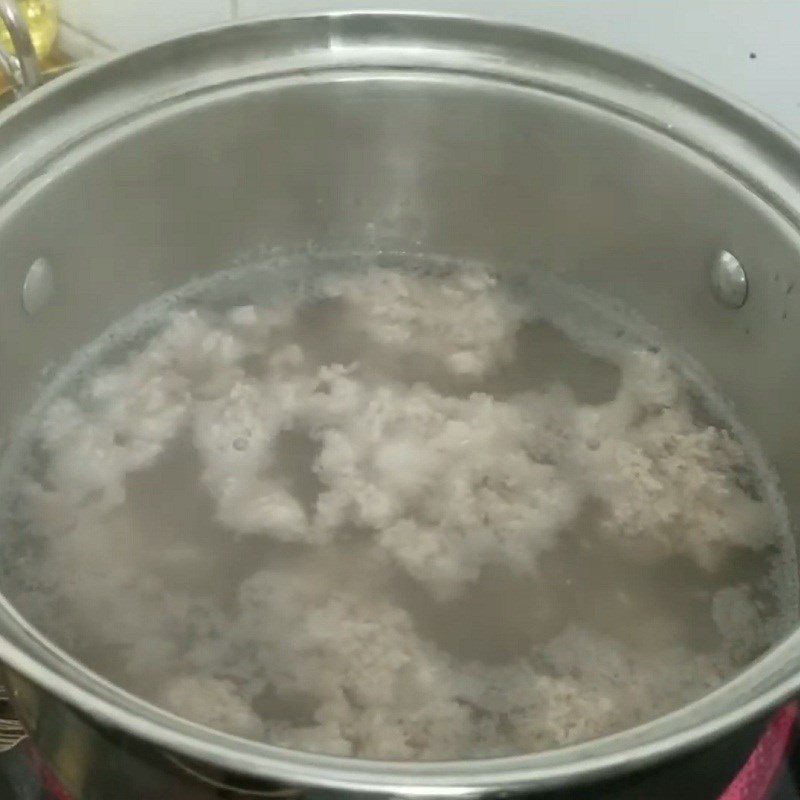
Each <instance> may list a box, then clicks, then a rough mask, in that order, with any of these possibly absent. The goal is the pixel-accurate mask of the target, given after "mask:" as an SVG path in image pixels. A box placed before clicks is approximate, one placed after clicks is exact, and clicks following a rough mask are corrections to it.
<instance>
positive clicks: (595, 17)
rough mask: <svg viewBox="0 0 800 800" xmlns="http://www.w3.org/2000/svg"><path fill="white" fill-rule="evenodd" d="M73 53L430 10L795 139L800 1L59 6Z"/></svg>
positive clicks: (172, 1) (397, 0)
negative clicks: (625, 71)
mask: <svg viewBox="0 0 800 800" xmlns="http://www.w3.org/2000/svg"><path fill="white" fill-rule="evenodd" d="M60 2H61V17H62V20H63V22H64V23H65V27H64V35H63V45H64V47H65V49H67V50H72V51H73V52H75V53H76V54H77V55H84V54H91V53H102V52H106V51H107V50H114V49H124V48H130V47H136V46H138V45H140V44H143V43H145V42H147V41H152V40H154V39H157V38H161V37H166V36H171V35H174V34H176V33H180V32H182V31H188V30H191V29H195V28H199V27H207V26H210V25H215V24H219V23H223V22H227V21H230V20H231V19H234V18H237V17H239V18H247V17H249V16H267V15H276V14H292V13H302V12H307V11H317V10H327V9H348V8H350V9H352V8H371V9H387V8H395V9H400V10H420V9H423V10H433V11H443V12H450V13H454V14H467V15H474V16H480V17H485V18H487V19H494V20H504V21H514V22H518V23H524V24H529V25H534V26H538V27H542V28H547V29H551V30H555V31H559V32H563V33H568V34H573V35H575V36H580V37H583V38H587V39H592V40H595V41H597V42H600V43H602V44H606V45H609V46H612V47H615V48H618V49H622V50H627V51H630V52H634V53H637V54H640V55H644V56H646V57H648V58H650V59H653V60H657V61H660V62H663V63H666V64H669V65H672V66H674V67H678V68H679V69H682V70H686V71H688V72H692V73H694V74H696V75H698V76H701V77H702V78H704V79H705V80H707V81H710V82H712V83H715V84H717V85H718V86H720V87H721V88H722V89H724V90H725V91H727V92H729V93H732V94H737V95H739V96H741V97H743V98H744V99H745V100H747V101H748V102H750V103H751V104H753V105H755V106H757V107H759V108H760V109H762V110H764V111H766V112H767V113H769V114H771V115H772V116H774V117H776V118H777V119H778V120H779V121H781V122H782V123H783V124H784V125H786V126H788V127H791V128H793V129H794V130H795V131H797V132H798V134H800V0H394V2H391V0H372V2H369V0H361V1H360V2H359V0H158V2H156V0H60Z"/></svg>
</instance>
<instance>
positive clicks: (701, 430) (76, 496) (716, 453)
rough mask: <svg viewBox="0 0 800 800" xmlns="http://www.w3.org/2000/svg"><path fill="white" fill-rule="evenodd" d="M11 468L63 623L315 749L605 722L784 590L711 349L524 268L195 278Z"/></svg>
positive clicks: (9, 459)
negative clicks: (701, 362)
mask: <svg viewBox="0 0 800 800" xmlns="http://www.w3.org/2000/svg"><path fill="white" fill-rule="evenodd" d="M2 485H3V489H4V497H5V505H6V509H7V514H6V518H7V526H6V528H7V530H6V536H5V540H4V543H3V547H4V551H5V558H4V562H5V564H6V572H7V574H6V575H5V586H7V587H8V588H7V593H8V594H9V596H10V597H11V599H12V600H13V601H14V602H15V604H16V605H17V607H18V608H19V609H20V610H21V611H22V612H23V613H24V614H26V615H27V616H28V617H29V618H30V619H31V620H32V621H33V622H34V623H35V624H37V625H38V626H39V627H40V628H41V629H43V630H44V631H45V632H46V633H47V634H48V635H50V636H51V637H52V638H53V640H54V641H55V642H56V643H58V644H60V645H61V646H63V647H64V648H65V649H67V650H68V651H69V652H70V653H71V654H73V655H75V656H76V657H78V658H80V659H81V660H82V661H83V662H84V663H85V664H87V665H88V666H89V667H90V668H92V669H94V670H95V671H97V672H98V673H100V674H102V675H104V676H106V677H108V678H110V679H112V680H113V681H115V682H116V683H117V684H119V685H121V686H123V687H125V688H128V689H130V690H132V691H134V692H136V693H138V694H140V695H141V696H143V697H145V698H147V699H149V700H152V701H153V702H155V703H157V704H159V705H162V706H164V707H166V708H167V709H169V710H172V711H174V712H175V713H178V714H181V715H184V716H187V717H189V718H190V719H192V720H194V721H197V722H199V723H201V724H206V725H209V726H211V727H215V728H218V729H221V730H224V731H226V732H229V733H233V734H236V735H240V736H245V737H249V738H257V739H263V740H266V741H269V742H272V743H277V744H283V745H286V746H290V747H295V748H299V749H307V750H312V751H320V752H328V753H334V754H342V755H352V756H359V757H377V758H390V759H440V758H470V757H476V756H486V755H497V754H507V753H515V752H528V751H533V750H540V749H546V748H549V747H554V746H559V745H564V744H569V743H574V742H577V741H581V740H585V739H589V738H593V737H596V736H600V735H602V734H604V733H608V732H612V731H614V730H619V729H621V728H624V727H629V726H631V725H634V724H637V723H639V722H642V721H644V720H647V719H649V718H652V717H654V716H657V715H658V714H660V713H663V712H665V711H668V710H670V709H672V708H675V707H677V706H679V705H681V704H683V703H686V702H687V701H689V700H691V699H693V698H695V697H697V696H698V695H700V694H703V693H705V692H707V691H708V690H709V689H710V688H713V687H714V686H716V685H718V684H719V683H721V682H723V681H724V680H725V679H726V678H727V677H728V676H730V675H731V674H733V673H734V672H735V671H737V670H738V669H740V668H741V667H742V666H744V665H745V664H747V663H748V662H749V661H751V660H752V659H753V658H755V657H756V656H757V655H759V654H760V653H761V652H763V650H764V649H766V648H767V647H768V646H769V645H770V644H771V643H772V642H773V641H774V640H775V639H776V638H778V637H779V636H780V635H781V634H782V633H783V631H784V630H785V629H786V628H787V626H788V625H790V624H791V623H792V622H793V621H794V620H795V619H796V616H797V607H796V595H797V592H796V585H795V575H796V572H797V570H796V564H795V556H794V551H793V544H792V539H791V535H790V531H789V526H788V522H787V518H786V513H785V510H784V508H783V505H782V503H781V500H780V495H779V492H778V490H777V486H776V482H775V480H774V479H773V478H772V476H771V474H770V472H769V470H768V468H767V466H766V464H765V462H764V460H763V458H762V457H761V455H760V453H759V451H758V448H757V446H756V444H755V443H754V442H752V441H751V440H750V439H749V438H748V437H747V435H746V432H745V431H743V430H742V429H741V428H740V426H739V425H738V424H737V423H736V421H735V419H734V418H733V417H732V416H731V414H730V413H729V412H728V410H727V409H726V406H725V404H724V403H723V402H722V401H721V400H720V399H719V398H717V397H716V396H715V395H714V394H713V392H712V391H711V389H710V388H709V384H708V382H706V381H705V379H704V377H703V373H702V370H700V369H699V368H698V367H697V365H694V364H692V363H691V362H690V360H689V359H687V358H685V357H682V356H680V355H679V354H676V353H674V352H671V351H668V350H667V348H666V347H665V345H664V343H663V342H661V341H659V338H658V336H657V333H656V332H654V331H652V330H649V329H648V328H647V327H646V326H645V325H644V324H642V323H641V322H639V321H636V320H634V319H633V318H632V317H631V315H629V314H626V313H625V312H624V311H622V310H621V309H619V308H618V307H616V306H615V305H613V304H610V303H606V302H604V301H601V300H599V299H598V298H596V297H593V296H590V295H588V294H586V293H583V292H581V291H579V290H577V289H574V288H569V287H564V286H561V285H559V284H558V283H557V282H555V281H553V280H552V279H548V278H545V277H543V276H541V275H531V274H527V275H515V276H508V277H505V278H503V279H502V280H499V279H496V278H495V277H493V276H492V275H491V273H490V271H488V270H486V269H484V268H482V267H480V266H476V265H468V266H463V265H462V266H459V267H458V268H456V267H455V266H454V265H452V264H448V263H447V262H445V261H437V260H433V259H431V260H429V261H427V262H426V263H425V264H424V265H420V264H417V265H415V269H409V268H407V266H406V264H403V266H402V267H399V266H398V265H397V264H392V263H381V264H380V265H377V264H373V263H372V262H369V261H365V260H363V259H334V258H320V257H316V258H312V257H308V256H307V257H304V258H303V259H302V260H300V261H297V260H291V259H288V260H287V259H283V260H280V259H278V260H275V261H273V262H270V263H269V264H265V265H259V266H257V267H251V268H248V269H240V270H237V271H234V272H230V273H224V274H221V275H218V276H215V277H214V278H213V279H211V280H206V281H204V282H202V283H196V284H193V285H191V286H188V287H185V288H184V289H182V290H181V291H179V292H177V293H174V294H173V295H171V296H169V297H165V298H161V299H159V300H158V301H156V302H155V303H154V304H152V305H151V306H149V307H147V308H143V309H140V310H138V311H137V312H136V313H135V314H134V315H132V316H131V317H130V318H129V319H127V320H124V321H122V322H121V323H120V324H119V325H117V326H116V327H115V328H114V329H112V330H111V331H109V332H108V333H107V334H106V335H105V336H103V337H101V339H100V340H98V341H97V342H96V343H94V344H93V345H92V346H90V347H88V348H87V349H86V350H84V351H82V352H81V353H79V354H77V355H76V357H75V358H74V359H73V361H72V362H71V363H70V364H69V365H68V366H67V367H66V368H65V369H64V370H63V371H62V372H61V373H60V375H59V376H58V377H57V378H56V380H54V381H53V382H52V384H51V385H50V386H49V387H48V388H47V389H46V390H45V391H44V392H43V393H42V396H41V398H40V401H39V403H38V404H37V406H36V408H35V409H34V411H33V412H32V414H31V415H30V418H29V419H28V420H27V422H26V424H25V425H23V426H22V429H21V434H20V436H19V437H18V439H17V441H16V442H15V443H14V444H13V446H12V447H11V448H9V450H8V452H7V455H6V458H5V461H4V464H3V467H2ZM12 567H13V568H12ZM56 610H57V613H56Z"/></svg>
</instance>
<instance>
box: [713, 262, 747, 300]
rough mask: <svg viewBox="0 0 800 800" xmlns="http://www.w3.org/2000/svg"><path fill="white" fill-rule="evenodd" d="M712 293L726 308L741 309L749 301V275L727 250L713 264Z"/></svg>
mask: <svg viewBox="0 0 800 800" xmlns="http://www.w3.org/2000/svg"><path fill="white" fill-rule="evenodd" d="M711 291H712V292H713V294H714V297H715V298H716V300H717V302H718V303H719V304H720V305H723V306H725V307H726V308H741V307H742V306H743V305H744V304H745V301H746V300H747V274H746V273H745V271H744V268H743V267H742V265H741V263H740V262H739V259H738V258H736V256H734V255H733V254H732V253H729V252H728V251H727V250H720V252H719V253H717V255H716V256H715V257H714V261H713V262H712V264H711Z"/></svg>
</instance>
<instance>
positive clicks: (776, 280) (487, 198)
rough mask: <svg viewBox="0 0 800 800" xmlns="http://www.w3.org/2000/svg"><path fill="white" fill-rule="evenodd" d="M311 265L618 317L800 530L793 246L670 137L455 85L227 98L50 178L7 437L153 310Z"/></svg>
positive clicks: (20, 326) (212, 99)
mask: <svg viewBox="0 0 800 800" xmlns="http://www.w3.org/2000/svg"><path fill="white" fill-rule="evenodd" d="M345 77H346V78H347V79H344V78H345ZM308 243H312V244H313V245H315V246H318V247H320V248H323V249H325V248H330V249H335V250H342V249H348V248H356V249H370V248H376V247H383V248H394V249H401V250H413V251H419V252H429V253H437V254H446V255H452V256H464V257H467V258H470V259H479V260H483V261H486V262H488V263H492V264H497V265H500V266H502V265H515V266H516V265H520V264H529V265H530V267H531V269H548V270H558V271H559V273H560V274H562V275H563V276H564V277H566V278H567V279H569V280H574V281H576V282H579V283H581V284H583V285H585V286H587V287H590V288H592V289H595V290H598V291H601V292H603V293H605V294H608V295H612V296H615V297H617V298H619V299H620V300H622V301H624V302H625V303H626V304H628V305H629V306H631V307H632V308H634V309H636V310H637V311H638V312H640V313H641V314H642V315H643V316H644V317H646V318H647V319H648V320H649V321H650V322H652V323H654V324H655V325H657V326H659V327H660V328H661V329H662V330H663V331H664V332H665V334H666V335H667V337H668V339H670V340H671V341H672V342H674V343H676V344H677V345H679V346H681V347H683V348H685V349H686V350H688V351H689V352H690V353H691V354H692V355H694V356H695V357H696V358H697V359H699V360H700V361H701V362H702V363H703V364H704V365H705V366H706V367H707V368H708V369H709V370H710V371H711V372H712V373H713V375H714V376H715V378H716V380H717V382H718V385H719V387H720V388H721V389H722V391H723V393H724V394H725V395H726V396H727V397H729V398H730V399H731V400H732V401H733V402H734V403H735V405H736V407H737V409H738V411H739V414H740V416H741V417H742V419H743V420H744V421H745V423H746V424H747V425H748V426H749V427H750V429H751V430H752V431H753V432H754V433H755V434H756V435H757V436H758V437H759V438H760V439H761V441H762V443H763V444H764V446H765V449H766V451H767V453H768V455H769V457H770V459H771V460H772V462H773V463H774V465H775V466H776V467H777V469H778V470H779V472H780V474H781V476H782V479H783V486H784V490H785V491H786V494H787V497H788V500H789V503H790V505H791V507H792V509H793V513H795V514H796V513H797V511H798V510H800V426H798V425H797V424H796V423H795V419H794V413H793V409H794V407H795V406H796V398H797V397H798V396H800V369H799V365H800V306H798V298H800V288H799V289H798V291H797V292H793V291H792V290H793V288H794V286H795V281H796V280H800V269H798V252H799V249H798V245H799V244H800V238H798V233H797V231H796V230H795V229H794V228H793V227H792V226H790V225H789V224H788V223H787V222H786V221H784V220H783V219H782V218H781V217H780V216H779V215H778V214H777V213H776V212H775V211H773V210H772V209H771V208H770V206H769V205H768V204H767V203H766V202H764V201H763V200H761V199H759V198H758V197H757V196H756V195H755V194H753V193H752V192H750V191H749V190H748V188H747V187H746V186H744V185H743V184H742V183H740V182H738V181H736V180H735V179H734V178H732V177H730V176H729V175H728V174H727V173H726V172H725V171H724V170H723V169H721V168H719V167H717V166H715V165H714V164H713V163H712V162H711V161H709V160H708V159H705V158H703V157H702V156H700V155H698V154H697V153H696V152H694V151H692V150H691V149H689V148H688V147H686V146H685V145H682V144H680V143H678V142H676V141H675V140H674V139H672V138H670V137H668V136H667V135H665V134H664V133H663V132H658V131H656V130H653V129H650V128H648V127H645V126H643V125H641V124H637V123H636V122H634V121H631V120H630V119H626V118H624V117H622V116H616V115H613V114H610V113H607V112H604V111H600V110H598V109H597V108H595V107H592V106H590V105H588V104H585V103H581V102H579V101H577V100H574V99H569V98H566V97H563V96H556V95H554V94H548V93H546V92H541V91H535V90H532V89H524V88H519V87H514V86H511V85H507V84H506V85H501V84H499V83H496V82H490V81H486V80H480V79H477V78H468V77H458V76H452V75H444V74H441V75H436V74H433V73H431V74H428V75H425V74H420V75H416V76H415V78H414V79H413V80H411V79H410V78H409V77H408V76H404V75H402V74H397V73H389V72H386V73H383V74H382V73H379V72H375V73H373V74H370V75H358V76H356V75H349V76H344V75H338V76H337V75H328V76H327V77H320V76H317V77H313V76H311V77H306V78H303V79H298V80H293V81H284V82H282V83H281V82H278V83H269V84H266V83H265V84H263V85H261V84H257V83H254V84H253V85H249V86H247V87H244V88H242V87H236V88H232V89H228V90H225V91H217V92H209V93H208V95H207V96H201V97H199V98H193V99H191V100H185V101H183V102H178V103H176V104H174V106H173V107H172V108H171V109H170V110H169V111H163V110H162V111H159V112H158V113H153V114H149V115H144V116H141V117H139V118H136V119H135V120H133V121H128V122H127V123H126V124H125V125H118V126H115V127H113V128H111V129H109V130H107V131H106V132H104V133H102V134H98V135H96V136H93V137H90V138H89V139H87V140H86V141H85V142H84V143H83V144H82V145H81V146H80V147H77V148H75V149H74V150H73V151H72V152H71V153H70V154H69V155H68V156H65V157H64V158H62V159H60V160H58V161H57V163H54V164H51V165H50V166H49V167H48V168H47V171H46V172H45V173H43V175H42V176H40V179H38V180H37V181H35V182H32V183H31V184H30V185H29V186H28V187H27V188H26V190H25V192H24V194H23V195H21V196H20V197H18V198H17V199H16V200H14V201H13V202H12V203H9V204H8V206H7V207H6V208H5V209H4V210H3V213H2V216H0V253H2V262H1V263H0V270H1V271H2V281H3V288H4V291H3V292H2V294H0V374H2V376H3V380H2V382H1V383H0V408H2V409H3V425H4V427H5V431H6V433H8V432H9V431H10V429H11V428H12V427H13V420H14V419H15V417H18V415H19V414H20V413H22V412H24V410H25V409H26V408H27V407H29V404H30V401H31V399H32V398H33V397H34V395H35V392H36V389H37V386H38V385H40V383H41V373H42V370H43V369H44V368H45V367H46V366H47V365H49V364H52V363H56V364H58V363H60V362H61V361H63V359H64V358H65V357H66V356H67V355H68V354H69V353H70V352H72V351H73V350H74V349H75V348H77V347H79V346H80V345H82V344H84V343H87V342H89V341H90V340H91V339H92V338H94V337H95V336H97V335H98V334H99V333H100V332H101V331H102V330H103V329H104V328H105V327H106V326H107V325H108V324H110V323H111V322H112V321H114V320H115V319H117V318H119V317H121V316H122V315H124V314H125V313H127V312H128V311H130V310H131V309H132V308H134V307H135V306H136V305H137V304H139V303H141V302H143V301H146V300H148V299H151V298H153V297H155V296H157V295H158V294H160V293H162V292H164V291H165V290H168V289H170V288H173V287H177V286H179V285H181V284H183V283H185V282H186V281H188V280H190V279H191V278H194V277H197V276H198V275H202V274H206V273H209V272H211V271H213V270H217V269H221V268H227V267H230V266H232V265H233V264H235V263H239V262H241V261H242V260H247V259H250V258H256V257H258V256H259V254H262V255H263V253H265V252H267V251H269V250H270V249H271V248H275V247H279V248H286V249H290V250H291V249H296V248H299V247H304V246H306V245H307V244H308ZM721 248H725V249H727V250H729V251H731V252H732V253H734V254H736V255H737V256H738V257H739V258H740V259H741V261H742V262H743V263H744V264H745V266H746V268H747V271H748V276H749V279H750V295H749V299H748V302H747V304H746V305H745V307H744V308H743V309H741V310H739V311H731V310H728V309H724V308H722V307H720V306H719V305H718V304H717V303H716V302H715V301H714V299H713V297H712V295H711V293H710V289H709V281H708V272H707V270H708V265H709V262H710V261H711V259H712V258H713V257H714V255H715V254H716V253H717V252H718V251H719V250H720V249H721ZM41 256H43V257H45V258H46V259H47V260H48V261H49V262H50V263H51V264H52V266H53V268H54V270H55V276H56V287H55V293H54V296H53V298H52V300H51V302H50V303H49V304H48V305H47V306H46V307H45V308H44V309H42V310H41V311H40V312H38V313H37V314H35V315H32V316H30V315H27V314H26V313H25V312H24V311H23V309H22V306H21V302H20V293H21V287H22V283H23V280H24V277H25V274H26V271H27V269H28V267H29V265H30V264H31V263H32V262H33V261H34V260H35V259H37V258H39V257H41Z"/></svg>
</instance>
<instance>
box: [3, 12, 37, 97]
mask: <svg viewBox="0 0 800 800" xmlns="http://www.w3.org/2000/svg"><path fill="white" fill-rule="evenodd" d="M0 19H1V20H2V21H3V22H4V23H5V26H6V28H8V33H9V35H10V36H11V41H12V42H13V43H14V50H15V51H16V52H15V53H10V52H9V51H8V50H5V49H4V48H2V47H0V69H2V70H3V71H4V72H6V73H7V74H8V76H9V78H10V79H11V82H12V84H13V86H14V88H15V89H16V91H17V93H18V94H26V93H27V92H30V91H32V90H33V89H35V88H36V87H37V86H38V85H39V84H40V83H41V82H42V73H41V70H40V69H39V61H38V59H37V58H36V50H35V48H34V46H33V39H31V33H30V31H29V30H28V23H27V22H26V21H25V17H24V16H23V14H22V12H21V11H20V10H19V6H18V5H17V3H16V0H0Z"/></svg>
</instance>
